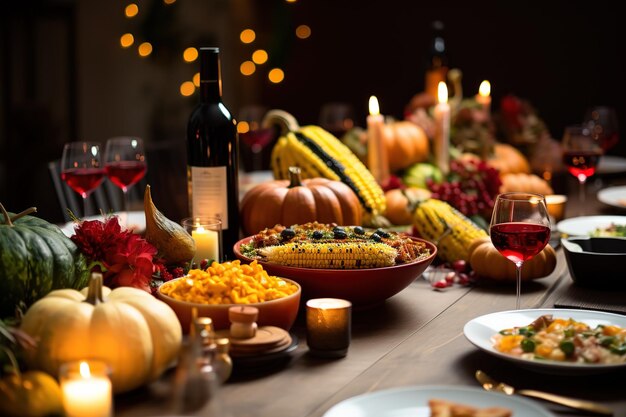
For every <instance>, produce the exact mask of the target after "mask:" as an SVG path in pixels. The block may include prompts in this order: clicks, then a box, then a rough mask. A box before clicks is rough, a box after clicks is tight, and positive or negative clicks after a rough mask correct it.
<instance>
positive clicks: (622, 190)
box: [598, 186, 626, 209]
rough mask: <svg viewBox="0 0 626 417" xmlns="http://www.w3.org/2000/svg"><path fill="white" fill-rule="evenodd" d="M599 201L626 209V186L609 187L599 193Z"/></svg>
mask: <svg viewBox="0 0 626 417" xmlns="http://www.w3.org/2000/svg"><path fill="white" fill-rule="evenodd" d="M598 200H599V201H601V202H603V203H604V204H608V205H609V206H613V207H618V208H621V209H626V186H621V187H608V188H605V189H603V190H600V191H598Z"/></svg>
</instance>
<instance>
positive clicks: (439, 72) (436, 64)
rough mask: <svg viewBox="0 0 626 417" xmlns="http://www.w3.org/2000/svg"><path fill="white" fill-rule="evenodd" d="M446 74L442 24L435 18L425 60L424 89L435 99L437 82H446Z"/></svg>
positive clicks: (446, 62)
mask: <svg viewBox="0 0 626 417" xmlns="http://www.w3.org/2000/svg"><path fill="white" fill-rule="evenodd" d="M447 75H448V55H447V51H446V41H445V38H444V25H443V22H441V21H439V20H436V21H434V22H433V23H432V39H431V43H430V50H429V53H428V60H427V62H426V74H425V85H424V91H425V92H426V93H428V94H430V95H431V96H433V97H434V98H435V99H437V88H438V86H439V82H440V81H443V82H446V77H447Z"/></svg>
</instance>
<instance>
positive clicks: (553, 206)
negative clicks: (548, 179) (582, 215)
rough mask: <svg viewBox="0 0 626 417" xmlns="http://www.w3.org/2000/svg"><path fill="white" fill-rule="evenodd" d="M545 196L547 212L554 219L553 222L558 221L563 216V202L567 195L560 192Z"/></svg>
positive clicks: (565, 201)
mask: <svg viewBox="0 0 626 417" xmlns="http://www.w3.org/2000/svg"><path fill="white" fill-rule="evenodd" d="M545 197H546V206H547V208H548V214H549V215H550V216H551V217H552V218H553V219H554V223H555V224H556V223H558V222H560V221H561V220H563V218H564V217H565V203H567V196H566V195H562V194H551V195H547V196H545Z"/></svg>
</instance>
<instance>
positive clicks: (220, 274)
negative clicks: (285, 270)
mask: <svg viewBox="0 0 626 417" xmlns="http://www.w3.org/2000/svg"><path fill="white" fill-rule="evenodd" d="M301 293H302V289H301V286H300V285H299V284H298V283H297V282H295V281H293V280H291V279H288V278H282V277H278V276H274V275H270V274H269V273H268V271H267V270H265V269H264V268H263V266H262V265H261V264H259V263H257V262H251V263H250V264H244V263H242V262H241V261H240V260H234V261H229V262H222V263H218V262H213V263H212V264H211V265H210V266H209V267H208V268H206V269H205V270H201V269H192V270H190V271H189V272H188V274H187V275H185V276H183V277H180V278H175V279H172V280H170V281H167V282H164V283H163V284H161V285H160V286H159V288H158V290H157V292H156V295H157V297H158V298H159V299H160V300H162V301H163V302H165V303H166V304H168V305H169V306H170V307H171V308H172V309H173V310H174V312H176V315H177V316H178V319H179V321H180V323H181V325H182V328H183V331H184V332H188V331H189V328H190V325H191V322H192V319H193V317H194V314H195V315H196V316H197V317H210V318H211V319H212V321H213V327H214V328H215V330H223V329H228V328H229V327H230V324H231V323H230V320H229V318H228V310H229V308H230V307H232V306H236V305H247V306H252V307H256V308H257V309H258V319H257V321H256V322H257V324H258V325H259V326H276V327H280V328H282V329H285V330H287V331H288V330H289V329H290V328H291V327H292V326H293V323H294V322H295V320H296V318H297V316H298V310H299V306H300V296H301ZM194 310H195V312H194Z"/></svg>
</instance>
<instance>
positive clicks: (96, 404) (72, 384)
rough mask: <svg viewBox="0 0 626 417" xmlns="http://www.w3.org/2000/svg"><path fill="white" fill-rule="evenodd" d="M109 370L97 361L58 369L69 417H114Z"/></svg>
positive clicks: (70, 364) (67, 364)
mask: <svg viewBox="0 0 626 417" xmlns="http://www.w3.org/2000/svg"><path fill="white" fill-rule="evenodd" d="M109 375H110V368H109V366H108V365H107V364H106V363H104V362H102V361H96V360H81V361H73V362H66V363H63V364H62V365H61V367H60V368H59V382H60V385H61V392H62V394H63V407H64V408H65V415H66V416H67V417H112V416H113V389H112V384H111V380H110V378H109Z"/></svg>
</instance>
